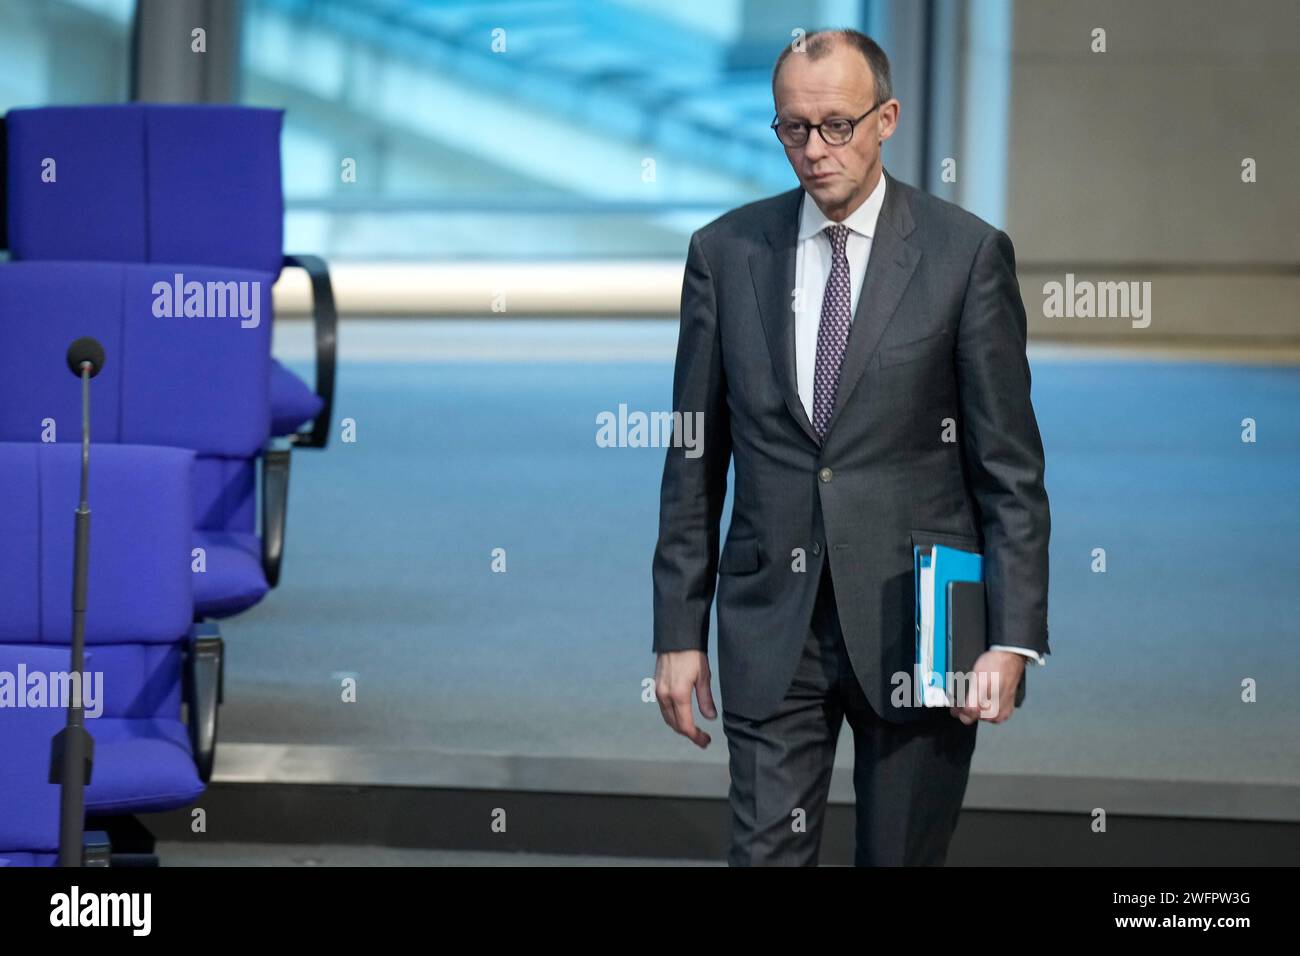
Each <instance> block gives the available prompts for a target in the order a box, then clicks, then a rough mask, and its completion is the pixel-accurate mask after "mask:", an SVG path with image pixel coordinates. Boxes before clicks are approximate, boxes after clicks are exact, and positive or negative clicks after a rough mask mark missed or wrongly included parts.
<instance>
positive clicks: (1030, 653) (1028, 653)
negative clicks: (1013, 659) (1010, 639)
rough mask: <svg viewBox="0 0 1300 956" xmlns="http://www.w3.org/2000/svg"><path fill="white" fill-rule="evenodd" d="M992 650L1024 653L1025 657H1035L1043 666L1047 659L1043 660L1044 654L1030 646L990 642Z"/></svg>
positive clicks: (1039, 664) (1040, 665)
mask: <svg viewBox="0 0 1300 956" xmlns="http://www.w3.org/2000/svg"><path fill="white" fill-rule="evenodd" d="M989 650H991V651H1011V652H1012V653H1013V654H1023V655H1024V656H1025V657H1029V658H1033V660H1035V661H1037V662H1038V666H1039V667H1042V666H1043V665H1044V664H1046V663H1047V661H1045V660H1043V655H1042V654H1040V653H1038V651H1036V650H1033V649H1032V648H1029V647H1013V646H1012V645H1010V644H990V645H989Z"/></svg>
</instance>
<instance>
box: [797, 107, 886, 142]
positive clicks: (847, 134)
mask: <svg viewBox="0 0 1300 956" xmlns="http://www.w3.org/2000/svg"><path fill="white" fill-rule="evenodd" d="M879 108H880V103H877V104H876V105H875V106H873V107H871V109H869V110H867V111H866V112H865V113H863V114H862V115H861V116H859V117H858V118H857V119H847V118H845V117H843V116H832V117H831V118H830V119H828V120H823V121H822V122H820V123H805V122H804V121H803V120H785V121H784V122H783V121H781V120H778V119H776V118H773V119H772V129H773V130H774V131H775V132H776V138H777V139H779V140H780V141H781V142H782V143H783V144H784V145H786V146H790V147H792V148H795V147H799V146H803V145H805V144H806V143H807V142H808V137H809V136H810V135H812V131H813V130H816V131H817V135H818V136H820V137H821V138H822V142H824V143H825V144H826V145H827V146H843V145H844V144H845V143H847V142H848V141H849V140H851V139H852V138H853V130H854V129H855V128H856V127H857V125H858V124H859V123H861V122H862V121H863V120H864V119H866V118H867V117H868V116H870V115H871V114H872V113H874V112H875V111H876V110H877V109H879Z"/></svg>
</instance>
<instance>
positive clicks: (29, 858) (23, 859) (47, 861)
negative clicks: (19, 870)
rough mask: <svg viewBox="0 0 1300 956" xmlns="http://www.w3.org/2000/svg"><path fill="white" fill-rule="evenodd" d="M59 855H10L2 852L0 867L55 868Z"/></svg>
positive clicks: (0, 853)
mask: <svg viewBox="0 0 1300 956" xmlns="http://www.w3.org/2000/svg"><path fill="white" fill-rule="evenodd" d="M58 862H59V855H58V854H57V853H9V852H7V851H5V850H0V866H54V864H56V863H58Z"/></svg>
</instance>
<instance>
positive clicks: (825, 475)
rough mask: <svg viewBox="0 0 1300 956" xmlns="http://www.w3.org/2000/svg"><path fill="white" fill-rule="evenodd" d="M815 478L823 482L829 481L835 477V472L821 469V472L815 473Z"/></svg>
mask: <svg viewBox="0 0 1300 956" xmlns="http://www.w3.org/2000/svg"><path fill="white" fill-rule="evenodd" d="M817 477H818V478H820V479H821V480H822V481H824V482H826V481H830V480H831V479H832V478H833V477H835V472H833V471H831V470H830V469H829V468H823V469H822V470H821V471H819V472H818V473H817Z"/></svg>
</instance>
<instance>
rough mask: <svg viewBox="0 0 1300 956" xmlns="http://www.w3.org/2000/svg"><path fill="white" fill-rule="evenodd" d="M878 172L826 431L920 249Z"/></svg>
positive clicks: (899, 194) (897, 189)
mask: <svg viewBox="0 0 1300 956" xmlns="http://www.w3.org/2000/svg"><path fill="white" fill-rule="evenodd" d="M884 176H885V177H886V178H887V180H888V182H887V183H886V185H885V203H884V205H883V206H882V207H881V210H880V218H879V219H878V220H877V222H876V234H875V236H874V237H872V240H871V255H870V257H869V258H868V259H867V274H866V276H865V277H864V278H863V280H862V292H861V293H860V294H859V295H858V306H857V309H855V310H854V313H853V325H852V327H851V328H850V330H849V342H848V345H847V347H846V349H845V353H844V362H843V364H842V365H841V366H840V382H839V385H838V387H837V388H836V391H835V407H834V408H833V409H832V410H831V418H830V422H829V424H828V425H827V428H826V434H827V436H829V435H830V433H831V429H833V428H834V427H835V421H836V419H837V418H838V417H839V414H840V412H841V411H842V410H843V408H844V406H845V404H846V403H847V402H848V400H849V396H850V395H851V394H853V390H854V388H856V387H857V384H858V379H860V378H861V377H862V373H863V371H865V370H866V367H867V363H868V362H869V361H870V360H871V357H872V355H874V354H875V351H876V346H877V345H878V344H879V343H880V337H881V336H882V335H883V334H884V332H885V327H886V326H887V325H889V321H890V319H892V318H893V317H894V312H895V311H896V310H897V309H898V303H899V302H900V301H902V298H903V293H904V291H906V289H907V284H908V283H909V282H910V281H911V280H912V273H913V272H915V271H916V265H917V263H918V262H920V260H921V252H920V250H919V249H918V248H917V247H916V245H915V244H913V243H910V242H908V241H907V237H908V235H909V234H910V233H911V232H912V230H913V229H914V228H915V224H914V223H913V221H912V212H911V208H910V207H909V206H908V203H907V197H906V196H905V195H904V194H903V187H902V186H901V185H900V184H899V183H898V181H897V180H895V179H894V178H893V177H892V176H890V175H889V174H888V173H884ZM791 281H792V282H793V280H791ZM800 407H802V406H800Z"/></svg>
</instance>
